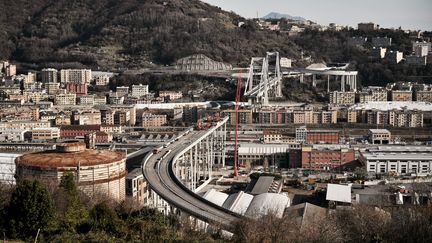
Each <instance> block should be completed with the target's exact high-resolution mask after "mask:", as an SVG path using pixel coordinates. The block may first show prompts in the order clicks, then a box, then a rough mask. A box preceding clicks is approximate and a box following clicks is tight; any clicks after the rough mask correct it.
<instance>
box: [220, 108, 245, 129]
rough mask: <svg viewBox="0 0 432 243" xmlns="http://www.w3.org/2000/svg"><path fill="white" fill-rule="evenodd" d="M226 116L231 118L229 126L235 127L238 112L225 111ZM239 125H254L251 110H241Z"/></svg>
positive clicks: (239, 112) (239, 111)
mask: <svg viewBox="0 0 432 243" xmlns="http://www.w3.org/2000/svg"><path fill="white" fill-rule="evenodd" d="M223 113H224V115H225V116H228V117H229V124H230V125H231V126H235V123H236V118H235V117H236V112H235V110H224V111H223ZM238 115H239V118H238V123H239V124H252V110H250V109H239V110H238Z"/></svg>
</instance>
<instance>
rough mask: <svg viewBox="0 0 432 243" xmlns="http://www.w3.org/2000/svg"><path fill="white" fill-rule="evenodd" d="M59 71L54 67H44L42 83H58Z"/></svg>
mask: <svg viewBox="0 0 432 243" xmlns="http://www.w3.org/2000/svg"><path fill="white" fill-rule="evenodd" d="M57 77H58V71H57V69H54V68H44V69H42V71H41V80H42V83H44V84H47V83H57Z"/></svg>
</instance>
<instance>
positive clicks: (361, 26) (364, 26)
mask: <svg viewBox="0 0 432 243" xmlns="http://www.w3.org/2000/svg"><path fill="white" fill-rule="evenodd" d="M357 29H358V30H362V31H373V30H377V29H379V25H377V24H375V23H372V22H369V23H358V24H357Z"/></svg>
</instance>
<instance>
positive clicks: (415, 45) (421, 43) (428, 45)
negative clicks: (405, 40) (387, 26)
mask: <svg viewBox="0 0 432 243" xmlns="http://www.w3.org/2000/svg"><path fill="white" fill-rule="evenodd" d="M418 47H426V48H427V49H426V51H427V52H431V51H432V48H431V43H430V42H426V41H416V42H413V45H412V51H413V52H414V53H416V49H418ZM420 50H422V49H420ZM417 54H419V55H417ZM416 55H417V56H424V52H423V50H422V52H421V53H416ZM426 55H427V54H426Z"/></svg>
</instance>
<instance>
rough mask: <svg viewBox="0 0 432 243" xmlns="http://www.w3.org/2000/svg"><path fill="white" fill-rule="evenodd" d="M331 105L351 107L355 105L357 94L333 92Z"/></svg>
mask: <svg viewBox="0 0 432 243" xmlns="http://www.w3.org/2000/svg"><path fill="white" fill-rule="evenodd" d="M330 103H331V104H341V105H349V104H354V103H355V92H340V91H333V92H332V93H330Z"/></svg>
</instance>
